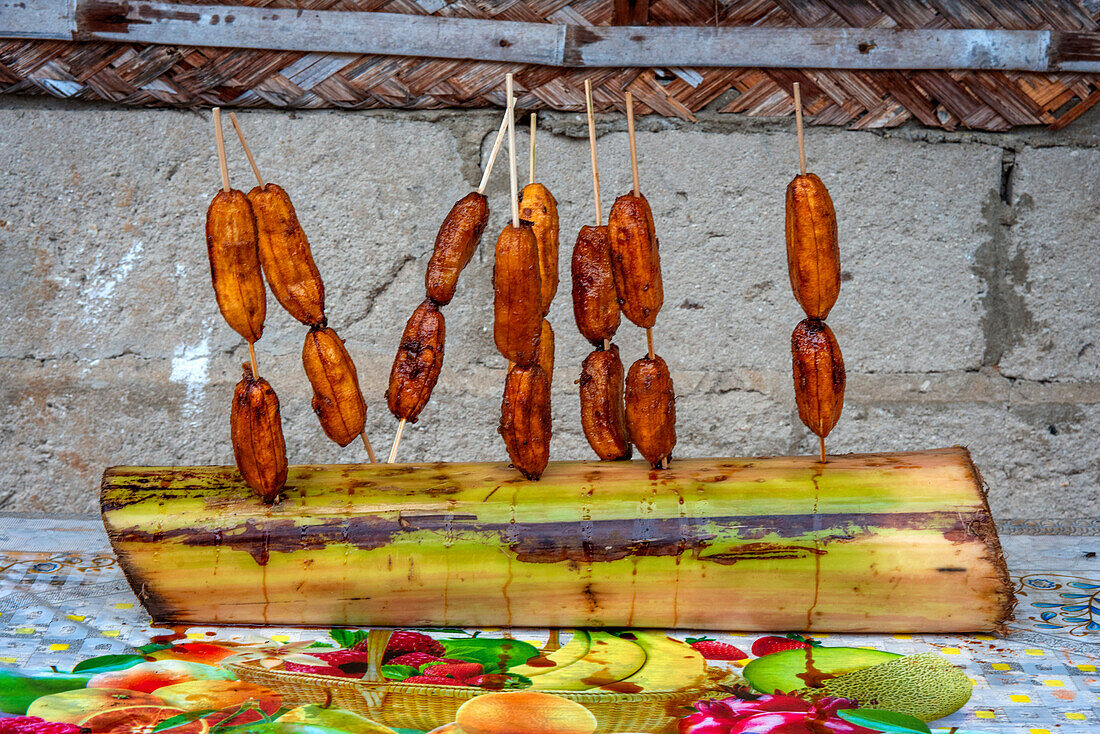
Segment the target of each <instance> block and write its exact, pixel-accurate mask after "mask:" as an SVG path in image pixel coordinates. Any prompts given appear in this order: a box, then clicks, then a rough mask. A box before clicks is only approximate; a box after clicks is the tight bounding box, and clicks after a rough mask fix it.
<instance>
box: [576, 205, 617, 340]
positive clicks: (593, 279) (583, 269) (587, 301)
mask: <svg viewBox="0 0 1100 734" xmlns="http://www.w3.org/2000/svg"><path fill="white" fill-rule="evenodd" d="M571 266H572V267H571V270H572V273H573V317H574V318H575V319H576V321H577V329H579V330H580V332H581V336H583V337H584V338H585V339H587V340H588V341H590V342H592V344H594V345H596V346H601V345H603V343H604V341H605V340H607V339H610V338H611V337H613V336H615V331H616V330H617V329H618V328H619V321H620V317H619V295H618V293H616V292H615V278H614V276H612V274H611V238H610V237H609V236H608V233H607V227H593V226H590V225H588V226H584V227H581V231H580V232H579V233H578V234H577V244H575V245H574V246H573V261H572V263H571Z"/></svg>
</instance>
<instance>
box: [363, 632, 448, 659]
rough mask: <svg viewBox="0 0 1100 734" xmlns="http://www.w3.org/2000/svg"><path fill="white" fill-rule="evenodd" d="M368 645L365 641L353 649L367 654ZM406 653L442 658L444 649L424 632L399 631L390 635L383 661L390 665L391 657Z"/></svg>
mask: <svg viewBox="0 0 1100 734" xmlns="http://www.w3.org/2000/svg"><path fill="white" fill-rule="evenodd" d="M366 645H367V643H366V640H364V641H363V642H360V643H359V644H358V645H356V646H355V647H353V648H352V649H353V650H355V649H359V648H361V649H362V650H363V651H364V652H365V651H366ZM406 652H426V653H428V654H429V655H436V656H442V655H443V653H444V649H443V645H440V644H439V643H438V642H436V641H435V640H433V639H432V638H431V637H428V636H427V635H426V634H424V633H423V632H414V631H412V630H397V631H396V632H394V633H393V634H392V635H390V641H389V644H387V645H386V652H385V653H384V654H383V655H382V661H383V662H385V663H388V662H389V661H390V658H391V657H397V656H398V655H401V654H402V653H406Z"/></svg>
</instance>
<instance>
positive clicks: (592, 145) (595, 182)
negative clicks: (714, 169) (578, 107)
mask: <svg viewBox="0 0 1100 734" xmlns="http://www.w3.org/2000/svg"><path fill="white" fill-rule="evenodd" d="M584 101H585V105H586V106H587V108H588V149H589V153H590V155H591V157H592V194H593V196H594V197H595V200H596V226H597V227H600V226H602V225H603V206H602V205H601V204H600V169H599V166H598V165H597V164H596V118H595V116H594V115H593V114H592V80H591V79H585V80H584ZM605 349H606V347H605Z"/></svg>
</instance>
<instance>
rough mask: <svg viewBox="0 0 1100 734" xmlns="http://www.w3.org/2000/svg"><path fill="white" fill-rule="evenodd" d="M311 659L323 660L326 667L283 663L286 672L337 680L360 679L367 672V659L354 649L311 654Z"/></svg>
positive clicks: (364, 654) (363, 654)
mask: <svg viewBox="0 0 1100 734" xmlns="http://www.w3.org/2000/svg"><path fill="white" fill-rule="evenodd" d="M310 655H311V656H312V657H315V658H317V659H318V660H324V661H325V662H326V663H328V665H327V666H318V665H302V664H300V663H289V662H288V663H283V666H284V668H285V669H286V670H290V671H293V672H296V673H313V674H314V675H334V676H337V677H339V678H362V677H363V676H364V675H365V674H366V672H367V664H368V658H367V655H366V653H364V652H361V651H359V650H356V649H354V648H353V649H351V650H332V651H330V652H318V653H313V652H311V653H310Z"/></svg>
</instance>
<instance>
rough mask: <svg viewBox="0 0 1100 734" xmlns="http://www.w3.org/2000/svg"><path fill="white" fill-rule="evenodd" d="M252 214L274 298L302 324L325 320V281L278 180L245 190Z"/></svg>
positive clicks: (261, 259) (321, 323)
mask: <svg viewBox="0 0 1100 734" xmlns="http://www.w3.org/2000/svg"><path fill="white" fill-rule="evenodd" d="M248 199H249V201H251V202H252V211H253V213H255V215H256V230H257V233H258V235H259V248H260V263H261V264H262V265H263V269H264V275H265V276H266V277H267V284H268V285H269V286H271V293H272V294H273V295H274V296H275V300H277V301H278V302H279V303H281V304H282V306H283V308H285V309H286V310H287V312H289V313H290V315H291V316H293V317H294V318H296V319H298V320H299V321H301V322H302V323H303V324H305V325H306V326H321V325H324V323H325V284H324V282H323V281H322V280H321V273H320V272H319V271H318V270H317V264H316V263H315V262H314V261H313V253H312V252H311V251H310V248H309V240H308V239H306V233H305V232H304V231H303V230H302V225H301V224H300V223H299V222H298V214H297V213H296V212H295V211H294V205H293V204H292V203H291V202H290V197H289V196H288V195H287V193H286V191H284V190H283V188H282V187H281V186H279V185H278V184H273V183H269V184H266V185H265V186H263V187H260V186H257V187H256V188H254V189H252V190H251V191H250V192H248Z"/></svg>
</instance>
